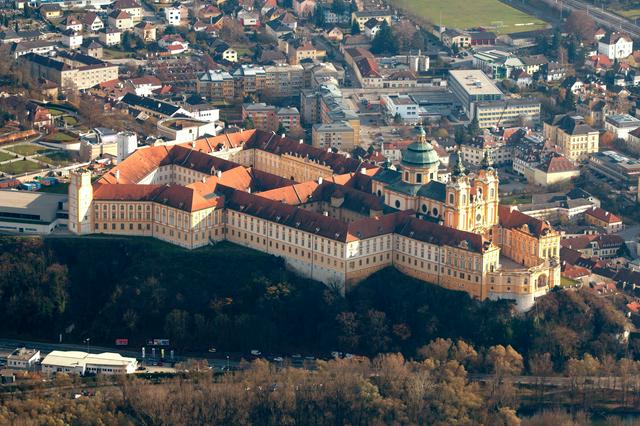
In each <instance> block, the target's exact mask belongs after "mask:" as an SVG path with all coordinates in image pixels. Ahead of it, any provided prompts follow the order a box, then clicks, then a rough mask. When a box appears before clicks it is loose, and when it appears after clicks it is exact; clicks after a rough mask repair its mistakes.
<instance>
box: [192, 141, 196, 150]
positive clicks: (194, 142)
mask: <svg viewBox="0 0 640 426" xmlns="http://www.w3.org/2000/svg"><path fill="white" fill-rule="evenodd" d="M191 149H196V141H195V139H194V140H192V141H191Z"/></svg>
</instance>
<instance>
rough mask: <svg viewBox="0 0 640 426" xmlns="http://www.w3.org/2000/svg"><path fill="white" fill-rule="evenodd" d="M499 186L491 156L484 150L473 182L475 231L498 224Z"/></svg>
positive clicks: (482, 230)
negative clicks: (475, 204)
mask: <svg viewBox="0 0 640 426" xmlns="http://www.w3.org/2000/svg"><path fill="white" fill-rule="evenodd" d="M499 187H500V179H499V178H498V172H497V171H496V170H495V169H494V168H493V161H492V159H491V156H490V155H489V153H488V152H485V153H484V157H483V158H482V162H481V168H480V170H479V171H478V173H477V175H476V177H475V179H474V182H473V188H474V191H475V193H476V198H477V199H476V202H477V204H478V206H477V209H476V210H477V213H476V232H485V231H487V230H490V229H491V228H493V226H495V225H497V224H498V222H499V218H498V205H499V204H500V196H499V189H500V188H499Z"/></svg>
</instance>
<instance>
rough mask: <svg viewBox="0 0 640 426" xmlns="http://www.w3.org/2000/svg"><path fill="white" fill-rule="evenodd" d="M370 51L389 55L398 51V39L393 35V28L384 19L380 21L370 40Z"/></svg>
mask: <svg viewBox="0 0 640 426" xmlns="http://www.w3.org/2000/svg"><path fill="white" fill-rule="evenodd" d="M371 52H372V53H388V54H391V55H395V54H396V53H398V40H396V38H395V37H394V35H393V30H392V29H391V27H390V26H389V24H388V23H387V21H386V20H385V21H382V25H381V26H380V30H379V31H378V33H377V34H376V36H375V37H374V38H373V41H372V42H371Z"/></svg>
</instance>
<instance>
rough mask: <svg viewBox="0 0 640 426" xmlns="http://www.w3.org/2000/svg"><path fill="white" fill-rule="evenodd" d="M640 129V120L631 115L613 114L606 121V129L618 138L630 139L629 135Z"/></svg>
mask: <svg viewBox="0 0 640 426" xmlns="http://www.w3.org/2000/svg"><path fill="white" fill-rule="evenodd" d="M639 127H640V120H638V119H637V118H635V117H634V116H632V115H629V114H612V115H608V116H606V117H605V119H604V129H605V130H606V131H608V132H611V133H613V134H614V135H615V136H616V138H620V139H623V140H625V141H626V140H628V139H629V133H631V132H632V131H634V130H636V129H637V128H639Z"/></svg>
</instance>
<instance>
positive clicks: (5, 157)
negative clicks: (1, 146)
mask: <svg viewBox="0 0 640 426" xmlns="http://www.w3.org/2000/svg"><path fill="white" fill-rule="evenodd" d="M13 158H16V156H15V155H12V154H8V153H6V152H0V162H2V161H7V160H11V159H13Z"/></svg>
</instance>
